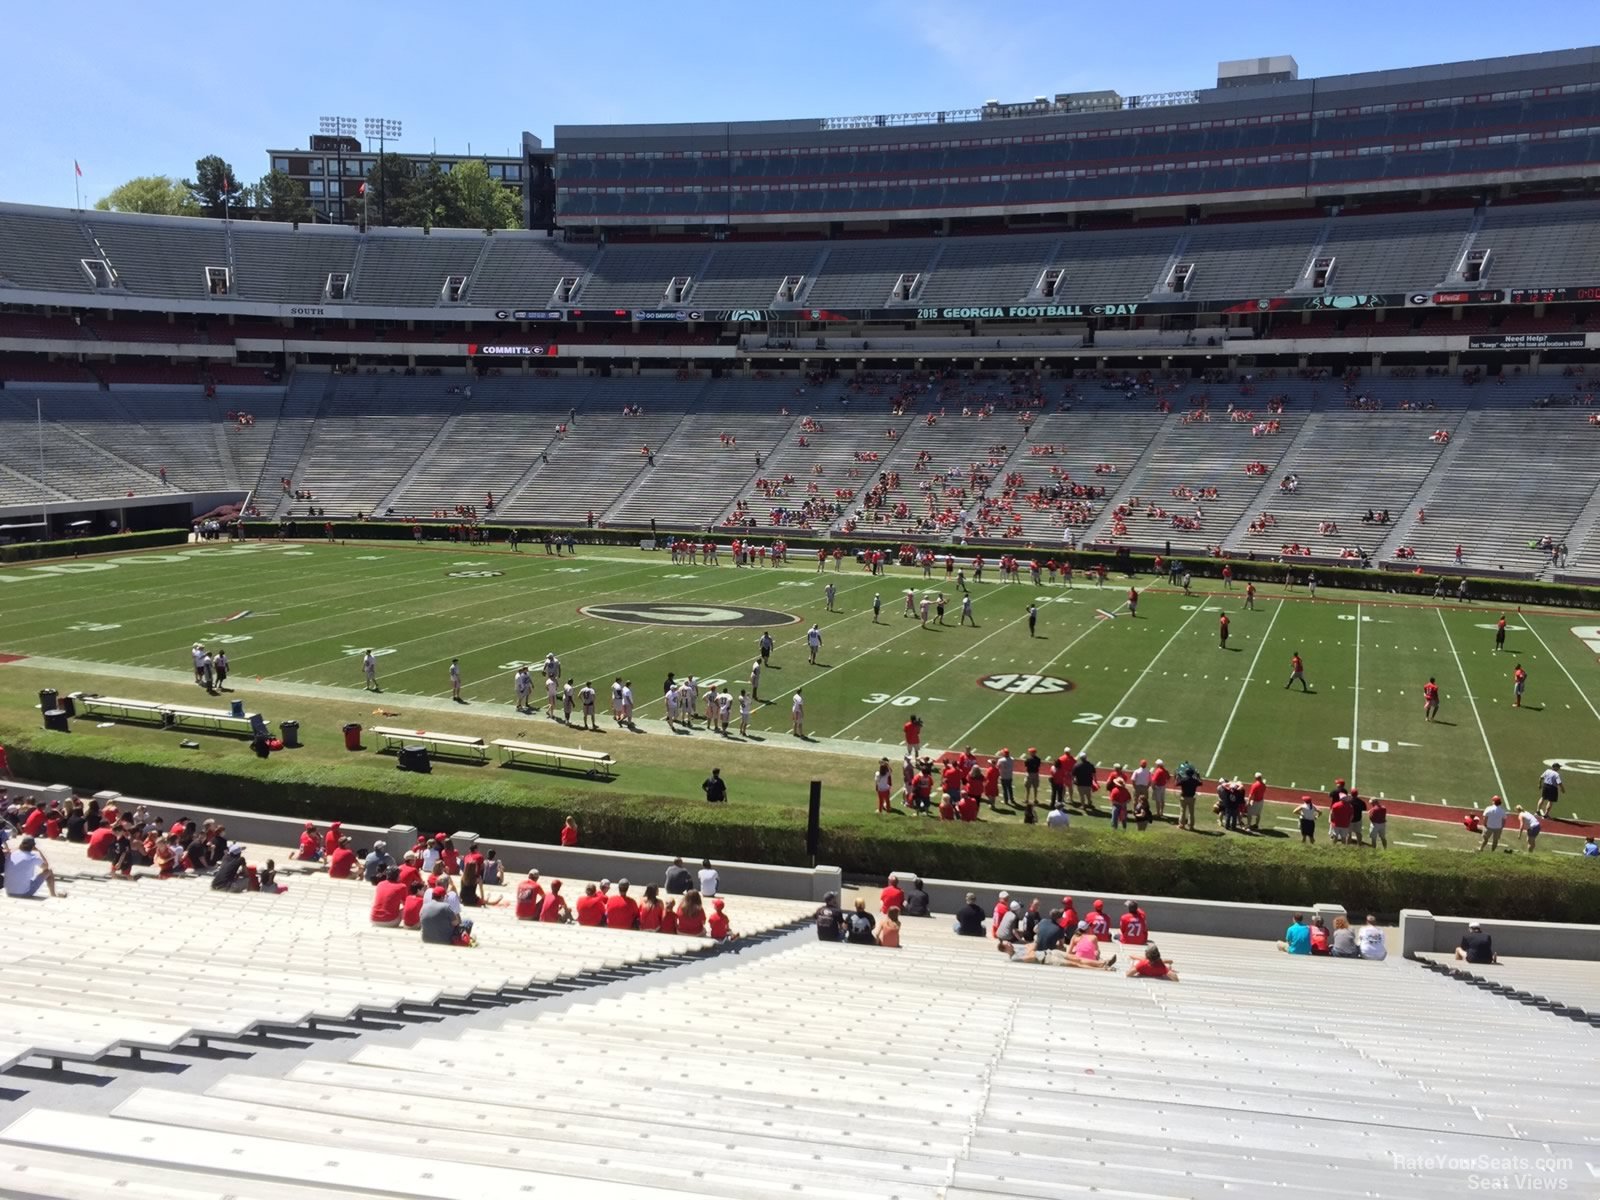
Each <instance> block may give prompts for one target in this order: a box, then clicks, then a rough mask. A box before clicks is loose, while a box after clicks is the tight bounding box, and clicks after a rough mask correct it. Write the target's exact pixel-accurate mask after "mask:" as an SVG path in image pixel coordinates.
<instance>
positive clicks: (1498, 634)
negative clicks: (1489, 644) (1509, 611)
mask: <svg viewBox="0 0 1600 1200" xmlns="http://www.w3.org/2000/svg"><path fill="white" fill-rule="evenodd" d="M1505 648H1506V619H1505V617H1503V616H1502V617H1501V618H1500V620H1499V621H1497V622H1496V623H1495V627H1494V652H1495V653H1496V654H1499V653H1500V651H1502V650H1504V649H1505Z"/></svg>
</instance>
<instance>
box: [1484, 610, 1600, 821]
mask: <svg viewBox="0 0 1600 1200" xmlns="http://www.w3.org/2000/svg"><path fill="white" fill-rule="evenodd" d="M1528 631H1529V632H1530V633H1532V634H1533V636H1534V637H1536V638H1539V645H1541V646H1543V647H1544V649H1545V653H1546V654H1548V655H1549V656H1550V657H1551V658H1552V659H1554V661H1555V664H1556V666H1558V667H1560V668H1561V673H1562V674H1563V675H1565V676H1566V677H1567V682H1568V683H1570V684H1571V685H1572V686H1573V687H1574V688H1576V689H1577V692H1578V696H1579V698H1580V699H1581V700H1582V701H1583V702H1584V703H1585V704H1587V705H1588V706H1589V711H1590V712H1592V713H1594V718H1595V720H1597V721H1600V709H1596V708H1595V706H1594V701H1592V700H1590V699H1589V696H1588V693H1586V692H1585V691H1584V690H1583V689H1582V688H1581V687H1578V681H1577V680H1576V679H1574V678H1573V677H1572V672H1571V671H1569V670H1567V666H1566V664H1565V663H1563V662H1562V661H1561V660H1560V659H1559V658H1556V653H1555V651H1554V650H1552V649H1550V643H1548V642H1546V641H1545V640H1544V638H1542V637H1540V636H1539V631H1538V629H1536V628H1534V624H1533V622H1532V621H1529V622H1528ZM1567 707H1568V708H1571V707H1572V705H1570V704H1569V705H1567ZM1501 794H1502V795H1503V794H1504V793H1501Z"/></svg>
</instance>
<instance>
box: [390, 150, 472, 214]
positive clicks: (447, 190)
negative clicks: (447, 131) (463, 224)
mask: <svg viewBox="0 0 1600 1200" xmlns="http://www.w3.org/2000/svg"><path fill="white" fill-rule="evenodd" d="M415 174H416V177H415V178H414V179H413V180H412V181H411V183H410V184H409V185H407V187H406V190H405V192H404V194H403V195H401V196H400V197H399V198H398V199H399V206H400V211H399V213H398V214H397V213H396V211H395V205H394V204H393V203H391V204H390V205H389V220H390V221H392V222H393V223H394V224H396V225H410V226H415V227H417V228H420V229H432V228H433V227H434V226H435V225H437V226H439V227H441V228H444V229H451V228H455V227H456V226H458V225H459V224H460V220H459V213H458V208H459V206H458V205H457V203H456V191H455V188H454V187H452V186H451V184H450V176H449V175H447V174H445V173H444V172H443V171H441V170H440V169H439V164H438V163H436V162H430V163H429V164H428V165H427V166H426V167H425V168H423V169H422V170H421V171H417V172H416V173H415Z"/></svg>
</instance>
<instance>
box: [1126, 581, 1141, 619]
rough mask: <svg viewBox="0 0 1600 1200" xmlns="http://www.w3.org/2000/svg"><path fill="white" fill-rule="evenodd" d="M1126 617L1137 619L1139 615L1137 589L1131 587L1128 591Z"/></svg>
mask: <svg viewBox="0 0 1600 1200" xmlns="http://www.w3.org/2000/svg"><path fill="white" fill-rule="evenodd" d="M1128 615H1129V616H1130V617H1137V616H1138V615H1139V589H1138V588H1134V587H1131V588H1129V589H1128Z"/></svg>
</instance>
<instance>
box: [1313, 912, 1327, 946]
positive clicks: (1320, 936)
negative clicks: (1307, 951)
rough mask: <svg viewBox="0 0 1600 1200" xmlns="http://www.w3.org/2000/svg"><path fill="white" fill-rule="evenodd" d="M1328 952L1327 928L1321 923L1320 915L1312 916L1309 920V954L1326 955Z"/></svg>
mask: <svg viewBox="0 0 1600 1200" xmlns="http://www.w3.org/2000/svg"><path fill="white" fill-rule="evenodd" d="M1328 950H1329V941H1328V927H1327V925H1325V924H1324V923H1323V920H1322V914H1321V913H1316V914H1313V916H1312V918H1311V953H1313V954H1326V953H1328Z"/></svg>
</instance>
